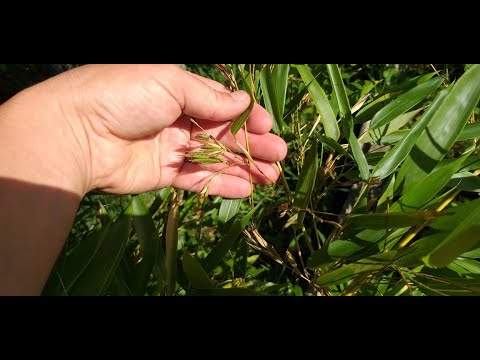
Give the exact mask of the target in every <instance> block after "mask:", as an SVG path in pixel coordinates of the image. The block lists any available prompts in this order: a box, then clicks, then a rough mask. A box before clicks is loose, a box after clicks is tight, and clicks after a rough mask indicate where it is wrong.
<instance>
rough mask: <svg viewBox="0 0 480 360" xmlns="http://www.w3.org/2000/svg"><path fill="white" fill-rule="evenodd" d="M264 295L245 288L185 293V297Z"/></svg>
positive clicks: (200, 290) (201, 290) (197, 290)
mask: <svg viewBox="0 0 480 360" xmlns="http://www.w3.org/2000/svg"><path fill="white" fill-rule="evenodd" d="M265 295H266V294H264V293H261V292H258V291H255V290H250V289H245V288H233V289H195V290H191V291H189V292H188V293H187V296H265Z"/></svg>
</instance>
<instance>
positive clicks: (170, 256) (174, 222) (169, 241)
mask: <svg viewBox="0 0 480 360" xmlns="http://www.w3.org/2000/svg"><path fill="white" fill-rule="evenodd" d="M179 208H180V199H179V196H178V194H175V193H174V197H173V199H172V205H171V207H170V211H169V212H168V218H167V224H166V228H165V267H166V273H167V288H166V290H167V295H173V293H174V291H175V287H176V271H177V247H178V217H179Z"/></svg>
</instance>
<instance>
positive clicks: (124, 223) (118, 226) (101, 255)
mask: <svg viewBox="0 0 480 360" xmlns="http://www.w3.org/2000/svg"><path fill="white" fill-rule="evenodd" d="M128 212H129V211H128V210H127V212H126V213H128ZM130 223H131V216H130V215H127V214H123V215H121V216H120V218H119V219H118V220H117V221H116V222H115V223H113V224H112V225H111V226H110V227H109V228H108V233H107V235H106V237H105V239H104V240H103V242H102V244H101V246H100V248H99V249H98V250H97V251H96V253H95V256H94V257H93V258H92V259H91V261H90V262H89V264H88V266H87V267H86V268H85V270H84V271H83V272H82V274H81V276H80V277H79V278H78V280H77V281H76V282H75V284H74V285H73V287H72V288H71V290H70V292H69V295H92V296H93V295H104V294H105V292H106V291H107V289H108V287H109V286H110V284H111V282H112V280H113V278H114V276H115V273H116V271H117V268H118V266H119V264H120V261H121V259H122V256H123V253H124V251H125V246H126V244H127V240H128V236H129V233H130Z"/></svg>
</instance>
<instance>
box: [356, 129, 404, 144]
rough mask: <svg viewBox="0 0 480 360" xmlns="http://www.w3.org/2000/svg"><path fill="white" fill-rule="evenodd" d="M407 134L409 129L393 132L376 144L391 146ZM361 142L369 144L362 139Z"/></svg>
mask: <svg viewBox="0 0 480 360" xmlns="http://www.w3.org/2000/svg"><path fill="white" fill-rule="evenodd" d="M409 132H410V129H403V130H395V131H393V132H391V133H390V134H387V135H385V136H383V137H381V138H380V139H379V140H378V142H379V143H380V145H393V144H396V143H397V142H399V141H400V140H402V139H403V138H404V137H405V136H406V135H407V134H408V133H409ZM363 140H365V142H369V141H368V140H366V139H364V138H362V141H363ZM372 141H373V139H372Z"/></svg>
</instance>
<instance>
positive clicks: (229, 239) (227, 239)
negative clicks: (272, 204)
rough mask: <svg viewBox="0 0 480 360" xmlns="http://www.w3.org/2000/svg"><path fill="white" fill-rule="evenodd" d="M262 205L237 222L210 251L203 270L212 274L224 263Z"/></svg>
mask: <svg viewBox="0 0 480 360" xmlns="http://www.w3.org/2000/svg"><path fill="white" fill-rule="evenodd" d="M261 204H262V202H259V203H258V204H257V206H255V207H254V208H253V209H252V210H251V211H250V212H249V213H248V214H247V215H245V216H244V217H243V218H242V219H240V220H237V221H235V222H234V223H233V224H232V226H231V227H230V229H229V230H228V231H227V233H226V234H225V236H224V237H223V238H222V239H220V241H219V242H218V243H217V245H215V247H214V248H213V249H212V251H210V253H209V254H208V256H207V257H206V258H205V260H204V262H203V268H204V269H205V271H206V272H207V273H210V272H211V271H212V270H213V269H214V268H215V266H217V265H218V264H219V263H220V262H221V261H222V259H223V258H224V257H225V255H226V254H227V252H228V250H230V249H231V248H232V246H233V245H234V244H235V241H236V240H237V239H238V238H239V237H240V234H241V233H242V231H243V229H244V228H245V227H246V226H247V225H248V223H249V222H250V219H251V218H252V216H253V214H254V213H255V211H257V209H258V208H259V206H260V205H261Z"/></svg>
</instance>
